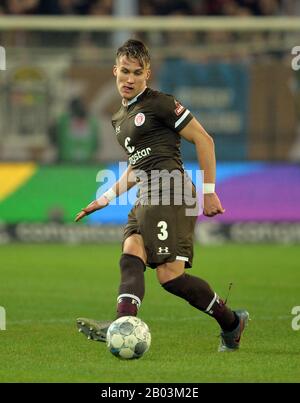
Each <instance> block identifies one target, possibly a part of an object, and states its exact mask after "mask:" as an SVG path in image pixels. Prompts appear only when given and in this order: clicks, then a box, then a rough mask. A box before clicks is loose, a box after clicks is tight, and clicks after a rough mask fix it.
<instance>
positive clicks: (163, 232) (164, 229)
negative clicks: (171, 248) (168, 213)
mask: <svg viewBox="0 0 300 403" xmlns="http://www.w3.org/2000/svg"><path fill="white" fill-rule="evenodd" d="M157 226H158V228H160V233H158V234H157V238H158V239H160V240H161V241H165V240H166V239H167V238H168V236H169V234H168V231H167V228H168V224H167V223H166V222H165V221H159V223H158V224H157Z"/></svg>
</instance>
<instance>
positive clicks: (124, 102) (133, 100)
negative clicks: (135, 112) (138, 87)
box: [122, 87, 147, 107]
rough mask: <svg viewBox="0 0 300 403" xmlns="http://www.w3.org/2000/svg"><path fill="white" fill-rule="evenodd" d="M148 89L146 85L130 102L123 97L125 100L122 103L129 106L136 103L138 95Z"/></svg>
mask: <svg viewBox="0 0 300 403" xmlns="http://www.w3.org/2000/svg"><path fill="white" fill-rule="evenodd" d="M146 89H147V87H145V88H144V89H143V91H142V92H140V93H139V94H137V96H135V97H134V98H132V99H131V100H130V101H128V102H126V101H125V99H123V100H122V105H123V106H125V107H128V106H130V105H132V104H134V103H135V102H136V101H137V100H138V97H139V96H141V95H142V94H143V93H144V92H145V91H146Z"/></svg>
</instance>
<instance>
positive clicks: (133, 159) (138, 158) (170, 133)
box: [112, 88, 193, 202]
mask: <svg viewBox="0 0 300 403" xmlns="http://www.w3.org/2000/svg"><path fill="white" fill-rule="evenodd" d="M192 118H193V116H192V114H191V113H190V111H189V110H188V109H186V108H185V107H184V106H182V105H181V104H180V103H179V102H178V101H177V100H176V99H175V98H174V97H173V96H172V95H167V94H164V93H162V92H159V91H154V90H152V89H150V88H146V89H145V91H144V92H143V93H141V94H139V95H138V96H136V97H135V98H134V99H132V100H130V101H129V102H128V105H126V106H124V105H122V106H121V108H120V110H119V111H118V112H117V113H116V114H114V116H113V118H112V124H113V127H114V129H115V133H116V136H117V139H118V141H119V143H120V145H121V146H122V147H123V148H124V150H125V152H126V153H127V156H128V162H129V163H130V165H131V166H132V167H133V170H134V172H135V174H136V180H137V182H138V185H139V201H140V202H142V199H143V197H147V198H149V196H150V195H151V196H155V194H156V193H157V195H158V197H160V196H161V194H162V189H163V188H164V190H166V192H165V193H166V194H171V195H172V196H173V195H174V194H180V195H181V194H182V186H183V183H184V182H185V183H186V182H187V181H188V182H190V180H189V179H188V178H187V176H186V175H185V174H184V169H183V164H182V160H181V153H180V142H181V136H180V135H179V132H180V130H182V129H183V128H184V127H185V126H186V125H187V124H188V123H189V122H190V121H191V120H192ZM158 172H160V173H161V172H162V173H161V174H159V173H158ZM170 172H172V173H174V172H175V173H176V174H177V178H176V180H174V181H175V182H174V181H173V182H172V184H171V183H170V178H168V177H167V176H168V173H170ZM175 176H176V175H175ZM145 178H146V179H145ZM177 179H179V180H177ZM162 180H165V182H164V183H165V184H166V185H163V184H162V182H161V181H162ZM150 183H151V186H152V188H151V186H150V185H149V184H150ZM174 183H175V184H174ZM156 185H157V186H156ZM150 188H151V189H150ZM177 189H178V190H177ZM180 198H181V196H180Z"/></svg>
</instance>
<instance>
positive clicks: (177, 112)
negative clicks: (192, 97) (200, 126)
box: [174, 101, 185, 116]
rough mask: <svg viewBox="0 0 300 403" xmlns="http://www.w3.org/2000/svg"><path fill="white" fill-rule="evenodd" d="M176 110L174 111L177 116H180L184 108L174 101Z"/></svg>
mask: <svg viewBox="0 0 300 403" xmlns="http://www.w3.org/2000/svg"><path fill="white" fill-rule="evenodd" d="M175 106H176V109H175V110H174V112H175V114H176V115H177V116H179V115H181V113H182V112H183V111H184V110H185V107H184V106H182V105H181V104H180V103H179V102H178V101H175Z"/></svg>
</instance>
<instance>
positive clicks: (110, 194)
mask: <svg viewBox="0 0 300 403" xmlns="http://www.w3.org/2000/svg"><path fill="white" fill-rule="evenodd" d="M135 184H136V181H135V177H134V173H133V170H132V166H131V165H130V164H129V165H128V167H127V169H126V171H125V172H124V173H123V175H122V176H121V177H120V179H119V180H118V181H117V182H116V183H115V184H114V185H113V186H112V187H111V188H110V189H109V190H107V191H106V192H105V193H103V195H101V196H100V197H99V198H98V199H96V200H94V201H92V202H91V203H90V204H89V205H88V206H87V207H85V208H83V209H82V210H81V211H80V212H79V213H77V215H76V217H75V221H76V222H77V221H79V220H81V219H82V218H83V217H85V216H86V215H89V214H92V213H94V212H95V211H97V210H100V209H102V208H104V207H106V206H108V204H109V203H110V201H111V200H113V199H114V198H115V197H118V196H120V195H121V194H122V193H124V192H127V191H128V190H130V189H131V188H132V187H133V186H134V185H135Z"/></svg>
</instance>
